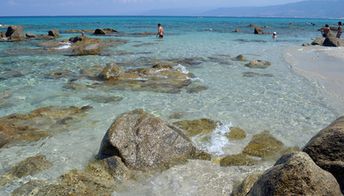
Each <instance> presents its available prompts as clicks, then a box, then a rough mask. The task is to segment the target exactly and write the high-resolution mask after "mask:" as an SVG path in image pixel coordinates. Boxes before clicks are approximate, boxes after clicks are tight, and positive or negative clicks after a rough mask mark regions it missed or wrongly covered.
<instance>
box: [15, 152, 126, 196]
mask: <svg viewBox="0 0 344 196" xmlns="http://www.w3.org/2000/svg"><path fill="white" fill-rule="evenodd" d="M129 177H130V171H129V170H128V169H127V168H126V167H125V165H124V164H123V163H122V162H121V160H120V158H118V157H112V158H109V159H106V160H102V161H96V162H92V163H90V164H89V165H88V166H87V167H86V168H85V169H84V170H82V171H79V170H72V171H70V172H68V173H66V174H64V175H62V176H61V177H60V179H59V180H58V182H57V183H55V184H50V183H48V182H46V181H37V180H33V181H30V182H28V183H26V184H24V185H23V186H22V187H19V188H18V189H16V190H15V191H14V192H13V193H12V195H13V196H22V195H35V196H46V195H56V196H57V195H86V196H94V195H111V193H112V192H114V191H115V190H116V189H117V187H118V185H119V184H120V183H122V182H124V181H125V180H126V179H127V178H129Z"/></svg>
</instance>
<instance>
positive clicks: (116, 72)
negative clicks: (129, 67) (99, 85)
mask: <svg viewBox="0 0 344 196" xmlns="http://www.w3.org/2000/svg"><path fill="white" fill-rule="evenodd" d="M123 72H124V71H123V69H122V68H121V67H120V66H118V65H116V64H114V63H111V64H107V65H106V67H105V68H104V69H103V70H102V72H101V73H100V74H99V76H98V78H99V79H101V80H110V79H117V78H118V77H119V76H120V75H121V74H122V73H123Z"/></svg>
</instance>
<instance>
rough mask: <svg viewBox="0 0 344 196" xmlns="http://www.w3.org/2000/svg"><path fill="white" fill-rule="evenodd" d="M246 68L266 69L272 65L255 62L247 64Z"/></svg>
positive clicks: (267, 62) (265, 62)
mask: <svg viewBox="0 0 344 196" xmlns="http://www.w3.org/2000/svg"><path fill="white" fill-rule="evenodd" d="M245 66H246V67H249V68H254V69H265V68H268V67H270V66H271V63H270V62H269V61H263V60H254V61H250V62H249V63H247V64H246V65H245Z"/></svg>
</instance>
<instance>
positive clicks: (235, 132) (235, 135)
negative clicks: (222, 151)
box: [226, 127, 246, 140]
mask: <svg viewBox="0 0 344 196" xmlns="http://www.w3.org/2000/svg"><path fill="white" fill-rule="evenodd" d="M226 136H227V138H229V139H232V140H242V139H245V137H246V133H245V131H244V130H243V129H241V128H239V127H231V128H230V132H229V133H227V134H226Z"/></svg>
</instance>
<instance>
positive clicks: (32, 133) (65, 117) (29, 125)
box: [0, 106, 90, 146]
mask: <svg viewBox="0 0 344 196" xmlns="http://www.w3.org/2000/svg"><path fill="white" fill-rule="evenodd" d="M89 109H90V107H89V106H85V107H81V108H78V107H68V108H58V107H44V108H39V109H36V110H34V111H32V112H30V113H28V114H12V115H9V116H5V117H1V118H0V135H1V138H2V142H1V143H2V146H5V145H7V144H11V143H16V142H23V141H28V142H31V141H38V140H40V139H42V138H45V137H47V136H50V135H51V134H53V133H55V132H59V131H64V130H65V129H66V127H65V126H66V125H68V124H69V122H71V121H73V119H74V118H75V116H79V115H81V114H83V113H85V112H86V111H87V110H89Z"/></svg>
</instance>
